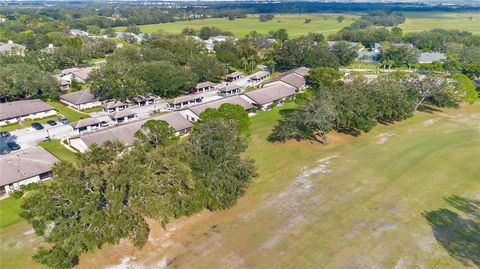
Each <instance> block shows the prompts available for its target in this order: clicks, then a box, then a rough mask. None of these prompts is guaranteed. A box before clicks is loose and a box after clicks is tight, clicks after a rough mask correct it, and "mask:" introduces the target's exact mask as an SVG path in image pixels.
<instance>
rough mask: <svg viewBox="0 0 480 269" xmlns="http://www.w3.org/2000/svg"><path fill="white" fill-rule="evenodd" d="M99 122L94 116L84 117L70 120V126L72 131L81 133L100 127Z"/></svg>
mask: <svg viewBox="0 0 480 269" xmlns="http://www.w3.org/2000/svg"><path fill="white" fill-rule="evenodd" d="M100 124H101V122H100V121H99V120H98V119H96V118H86V119H81V120H78V121H75V122H72V123H70V126H72V128H73V130H74V131H76V132H78V133H81V132H87V131H92V130H96V129H98V128H99V127H100Z"/></svg>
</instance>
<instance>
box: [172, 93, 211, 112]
mask: <svg viewBox="0 0 480 269" xmlns="http://www.w3.org/2000/svg"><path fill="white" fill-rule="evenodd" d="M201 102H203V96H199V95H185V96H180V97H177V98H174V99H173V100H170V101H169V102H168V103H167V109H172V110H173V109H181V108H184V107H187V106H191V105H194V104H198V103H201Z"/></svg>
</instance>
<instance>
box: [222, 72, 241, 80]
mask: <svg viewBox="0 0 480 269" xmlns="http://www.w3.org/2000/svg"><path fill="white" fill-rule="evenodd" d="M242 77H243V73H242V72H239V71H235V72H233V73H230V74H228V75H227V76H226V77H225V81H226V82H232V81H235V80H239V79H241V78H242Z"/></svg>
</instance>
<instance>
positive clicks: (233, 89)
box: [218, 85, 243, 96]
mask: <svg viewBox="0 0 480 269" xmlns="http://www.w3.org/2000/svg"><path fill="white" fill-rule="evenodd" d="M242 88H243V87H242V86H239V85H227V86H225V87H222V88H220V89H219V90H218V95H220V96H230V95H234V94H239V93H240V92H241V91H242Z"/></svg>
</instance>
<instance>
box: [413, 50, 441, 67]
mask: <svg viewBox="0 0 480 269" xmlns="http://www.w3.org/2000/svg"><path fill="white" fill-rule="evenodd" d="M445 59H447V57H446V56H445V53H440V52H422V53H420V54H419V55H418V62H419V63H421V64H431V63H433V62H441V61H443V60H445Z"/></svg>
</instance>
